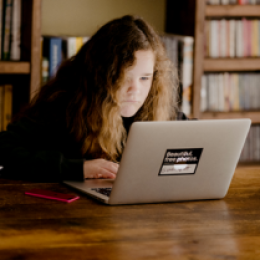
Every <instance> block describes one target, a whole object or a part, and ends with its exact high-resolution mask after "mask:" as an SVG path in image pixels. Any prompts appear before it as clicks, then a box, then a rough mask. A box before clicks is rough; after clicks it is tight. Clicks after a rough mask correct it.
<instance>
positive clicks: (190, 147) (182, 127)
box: [64, 119, 251, 204]
mask: <svg viewBox="0 0 260 260" xmlns="http://www.w3.org/2000/svg"><path fill="white" fill-rule="evenodd" d="M250 125H251V120H250V119H227V120H200V121H171V122H136V123H133V125H132V126H131V128H130V132H129V135H128V140H127V144H126V147H125V149H124V152H123V155H122V160H121V162H120V167H119V171H118V173H117V177H116V179H115V180H114V181H112V180H93V179H92V180H85V181H84V182H75V181H65V182H64V183H65V184H67V185H69V186H71V187H73V188H75V189H77V190H79V191H81V192H83V193H86V194H88V195H90V196H92V197H93V198H95V199H98V200H99V201H101V202H103V203H106V204H139V203H160V202H173V201H188V200H204V199H221V198H223V197H225V195H226V194H227V191H228V188H229V185H230V182H231V179H232V177H233V174H234V171H235V168H236V165H237V163H238V160H239V156H240V153H241V150H242V148H243V146H244V143H245V139H246V136H247V134H248V131H249V128H250Z"/></svg>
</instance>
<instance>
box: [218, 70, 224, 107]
mask: <svg viewBox="0 0 260 260" xmlns="http://www.w3.org/2000/svg"><path fill="white" fill-rule="evenodd" d="M218 80H219V111H225V94H224V75H223V73H220V74H219V75H218Z"/></svg>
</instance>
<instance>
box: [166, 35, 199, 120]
mask: <svg viewBox="0 0 260 260" xmlns="http://www.w3.org/2000/svg"><path fill="white" fill-rule="evenodd" d="M161 39H162V42H163V43H164V46H165V48H166V51H167V55H168V57H169V58H170V60H171V61H172V62H173V64H174V65H175V66H176V67H177V69H178V74H179V79H180V89H181V91H180V93H179V94H180V109H181V110H182V111H183V112H184V113H185V114H187V115H190V113H191V89H192V85H193V52H194V38H193V37H190V36H180V35H174V34H164V35H161Z"/></svg>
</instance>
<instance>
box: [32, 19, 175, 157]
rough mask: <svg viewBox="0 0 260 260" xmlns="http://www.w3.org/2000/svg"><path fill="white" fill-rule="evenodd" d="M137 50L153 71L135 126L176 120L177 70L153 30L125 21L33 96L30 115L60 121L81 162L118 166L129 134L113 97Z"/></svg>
mask: <svg viewBox="0 0 260 260" xmlns="http://www.w3.org/2000/svg"><path fill="white" fill-rule="evenodd" d="M138 50H152V51H153V53H154V56H155V65H154V75H153V82H152V87H151V90H150V92H149V94H148V97H147V99H146V100H145V102H144V104H143V106H142V108H141V109H139V111H138V112H137V114H136V115H135V116H134V121H156V120H157V121H158V120H171V119H175V116H176V112H175V111H176V109H175V108H177V100H176V97H177V87H178V81H177V73H176V69H175V67H174V65H173V64H172V63H171V62H170V60H169V59H168V57H167V55H166V52H165V49H164V47H163V45H162V42H161V40H160V38H159V36H158V35H157V33H156V32H155V31H154V29H153V28H152V27H151V26H150V25H149V24H147V23H146V22H145V21H144V20H143V19H141V18H139V17H135V16H129V15H127V16H124V17H122V18H120V19H115V20H113V21H111V22H109V23H107V24H105V25H104V26H103V27H101V28H100V29H99V30H98V31H97V32H96V33H95V34H94V35H93V36H92V37H91V39H90V40H89V41H88V42H87V43H85V44H84V45H83V47H82V48H81V49H80V51H79V52H78V53H77V55H76V56H74V57H73V58H71V59H69V60H66V61H65V62H63V64H62V65H61V66H60V68H59V69H58V71H57V73H56V76H55V77H54V78H53V79H51V80H50V81H49V82H48V83H47V84H46V85H44V86H43V87H42V88H41V89H40V91H39V93H38V94H37V95H36V96H35V98H34V100H33V101H32V102H31V104H30V108H29V110H28V111H29V112H28V114H30V115H31V117H34V116H35V115H37V117H39V116H40V117H41V118H45V119H46V120H48V118H50V117H52V118H53V117H55V116H56V117H58V116H61V115H62V118H64V119H65V120H64V121H66V127H67V129H68V131H69V132H70V133H71V134H72V135H73V138H74V140H75V141H76V142H77V143H79V144H80V146H81V153H82V156H87V157H88V158H106V159H109V160H113V161H117V159H118V158H119V157H120V155H121V154H122V151H123V147H124V145H125V142H126V138H127V134H126V130H125V128H124V126H123V121H122V117H121V116H120V113H119V107H118V104H117V99H116V93H117V90H118V89H119V88H120V83H121V82H122V80H123V78H124V71H125V69H126V68H127V67H129V66H131V65H132V64H133V63H134V61H135V56H134V54H135V52H136V51H138Z"/></svg>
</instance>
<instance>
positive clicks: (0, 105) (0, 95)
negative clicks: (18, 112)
mask: <svg viewBox="0 0 260 260" xmlns="http://www.w3.org/2000/svg"><path fill="white" fill-rule="evenodd" d="M3 114H4V86H0V131H3Z"/></svg>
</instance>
